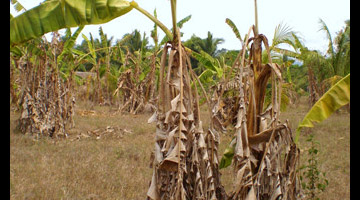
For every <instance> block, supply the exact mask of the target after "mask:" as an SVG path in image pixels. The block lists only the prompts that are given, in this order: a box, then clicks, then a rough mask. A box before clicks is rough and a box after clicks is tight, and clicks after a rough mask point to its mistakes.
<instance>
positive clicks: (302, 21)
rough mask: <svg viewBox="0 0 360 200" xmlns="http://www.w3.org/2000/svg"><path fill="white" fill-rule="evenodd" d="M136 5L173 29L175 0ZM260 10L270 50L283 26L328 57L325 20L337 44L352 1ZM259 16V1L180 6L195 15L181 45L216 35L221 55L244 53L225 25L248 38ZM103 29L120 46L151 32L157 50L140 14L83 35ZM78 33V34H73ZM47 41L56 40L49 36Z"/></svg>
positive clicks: (280, 2)
mask: <svg viewBox="0 0 360 200" xmlns="http://www.w3.org/2000/svg"><path fill="white" fill-rule="evenodd" d="M19 2H20V3H21V4H22V5H23V6H24V7H25V8H26V9H31V8H33V7H35V6H36V5H39V3H40V2H42V1H39V0H20V1H19ZM136 2H137V3H138V4H139V6H140V7H142V8H144V9H145V10H147V11H148V12H149V13H153V11H154V9H156V12H157V17H158V19H159V20H160V21H161V22H162V23H163V24H164V25H165V26H167V27H168V28H169V29H170V28H171V27H172V23H171V8H170V1H169V0H136ZM257 5H258V27H259V33H262V34H264V35H265V36H266V37H267V38H268V40H269V43H270V45H271V40H272V38H273V36H274V31H275V27H276V26H277V25H278V24H280V23H283V24H286V25H288V26H289V27H290V28H291V30H293V31H295V32H297V33H298V36H300V37H301V38H302V41H303V42H304V44H305V46H306V47H308V48H309V49H311V50H319V51H320V52H322V53H325V52H326V50H327V48H328V39H327V37H326V33H325V32H324V31H319V30H320V23H319V19H322V20H323V21H324V22H325V23H326V25H327V26H328V28H329V30H330V32H331V35H332V38H335V37H336V33H337V32H338V31H340V30H341V29H342V28H344V27H345V20H347V19H350V0H301V1H300V0H271V1H270V0H257ZM254 10H255V9H254V1H253V0H222V1H215V0H178V1H177V20H178V21H179V20H181V19H183V18H185V17H186V16H188V15H191V19H190V20H189V21H188V22H187V23H185V24H184V26H183V28H182V29H181V32H183V33H184V35H183V37H182V39H181V40H182V41H186V40H187V39H189V38H191V36H192V35H193V34H195V35H196V36H198V37H200V38H206V37H207V33H208V31H210V32H211V33H212V34H213V37H214V38H222V39H224V40H225V42H224V43H222V44H220V45H218V49H222V48H226V49H228V50H238V49H240V45H241V43H240V41H239V40H238V39H237V38H236V37H235V34H234V33H233V31H232V29H231V28H230V27H229V26H228V25H227V24H226V23H225V19H226V18H229V19H231V20H232V21H233V22H234V23H235V25H236V26H237V28H238V29H239V32H240V34H241V36H242V37H244V35H245V34H247V32H248V30H249V28H250V26H252V25H253V24H254V23H255V17H254V16H255V15H254V12H255V11H254ZM10 13H11V14H12V15H13V16H16V15H18V14H21V13H17V12H16V11H15V10H14V9H13V6H12V5H11V4H10ZM100 26H101V27H102V28H103V31H104V33H106V34H107V35H108V38H110V37H111V36H113V37H114V41H115V40H116V39H121V38H122V37H123V36H124V35H125V34H126V33H131V32H133V31H134V30H135V29H137V30H139V31H140V32H141V33H142V34H143V33H144V32H145V33H146V36H148V37H149V42H150V44H153V42H152V38H151V37H150V32H151V30H152V29H153V26H154V23H153V22H152V21H151V20H150V19H148V18H147V17H145V16H144V15H143V14H141V13H140V12H139V11H137V10H135V9H133V10H132V11H130V12H129V13H127V14H125V15H123V16H120V17H118V18H116V19H114V20H112V21H110V22H108V23H106V24H102V25H88V26H85V28H84V29H83V31H82V33H83V34H85V35H86V36H89V33H90V32H91V33H92V35H93V37H94V38H99V27H100ZM74 30H75V28H73V29H72V31H74ZM59 32H60V33H63V32H62V31H59ZM158 35H159V38H160V39H162V38H163V37H164V36H165V34H164V33H163V32H162V31H161V29H158ZM47 37H49V38H51V37H50V35H49V34H47ZM81 41H82V37H81V36H79V37H78V39H77V43H78V44H79V43H80V42H81Z"/></svg>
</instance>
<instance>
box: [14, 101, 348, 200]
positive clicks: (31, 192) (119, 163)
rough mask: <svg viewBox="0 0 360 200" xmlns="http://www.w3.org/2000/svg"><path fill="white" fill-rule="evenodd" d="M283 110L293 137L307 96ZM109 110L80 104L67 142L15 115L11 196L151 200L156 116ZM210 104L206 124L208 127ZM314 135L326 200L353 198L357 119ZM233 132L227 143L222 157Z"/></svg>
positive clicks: (331, 121) (330, 122)
mask: <svg viewBox="0 0 360 200" xmlns="http://www.w3.org/2000/svg"><path fill="white" fill-rule="evenodd" d="M300 100H301V101H300V102H299V103H298V104H297V105H293V106H290V107H288V109H287V110H286V111H285V112H283V113H281V120H282V121H284V120H285V119H288V120H289V121H290V125H291V128H292V130H293V134H295V129H296V127H297V124H298V123H299V122H300V120H302V118H303V117H304V116H305V114H306V112H307V111H308V109H309V107H308V106H307V104H306V98H301V99H300ZM114 110H115V108H114V109H110V108H109V107H99V106H95V107H94V106H91V105H90V104H89V103H83V102H80V103H78V105H77V107H76V115H75V124H76V127H75V128H73V129H71V130H70V132H69V138H67V139H51V138H40V139H34V137H32V136H29V135H23V134H21V133H19V132H18V131H16V129H15V126H16V122H15V121H16V119H18V118H19V115H20V114H19V113H16V112H14V111H10V198H11V199H126V200H127V199H133V200H137V199H145V197H146V192H147V189H148V187H149V183H150V180H151V176H152V170H153V169H152V168H150V155H151V152H152V151H153V149H154V142H155V140H154V134H155V124H148V123H147V120H148V118H149V117H150V116H151V113H145V114H139V115H130V114H120V113H114ZM207 113H208V112H207V111H206V106H203V107H202V120H203V123H204V126H205V127H204V128H207V124H208V123H209V121H208V115H207ZM312 132H313V133H314V134H315V140H317V141H319V146H318V150H319V157H318V160H319V166H318V168H319V170H320V171H322V172H326V179H327V180H328V181H329V185H328V187H327V188H326V190H325V191H324V192H323V193H321V194H320V195H319V197H320V199H327V200H338V199H350V114H349V113H348V112H347V111H346V110H340V112H338V113H335V114H333V115H332V116H331V117H330V118H328V119H327V120H325V121H324V122H323V123H321V124H317V125H316V127H315V128H313V130H312ZM231 137H232V136H231V134H225V135H223V136H222V138H221V144H220V150H219V156H221V154H222V152H223V151H224V149H225V148H226V146H227V145H228V144H229V142H230V139H231ZM306 138H307V136H306V135H304V134H302V135H301V137H300V140H299V147H300V149H301V163H300V165H302V164H306V161H307V158H308V157H307V149H308V148H309V143H308V142H306ZM221 173H222V178H221V179H222V183H223V184H224V185H225V189H226V191H231V189H232V177H233V172H232V168H231V167H228V168H226V169H222V170H221Z"/></svg>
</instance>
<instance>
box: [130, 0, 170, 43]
mask: <svg viewBox="0 0 360 200" xmlns="http://www.w3.org/2000/svg"><path fill="white" fill-rule="evenodd" d="M130 5H131V6H132V7H133V8H135V9H136V10H138V11H139V12H141V13H142V14H144V15H145V16H146V17H148V18H149V19H150V20H151V21H153V22H154V23H155V24H156V25H157V26H159V27H160V28H161V30H163V31H164V33H165V34H166V36H168V38H169V39H170V40H172V39H173V34H172V33H171V31H170V30H169V29H168V28H167V27H166V26H165V25H164V24H163V23H161V22H160V21H159V20H158V19H156V18H155V17H154V16H152V15H151V14H150V13H149V12H147V11H146V10H144V9H143V8H141V7H139V5H138V4H137V3H136V2H135V1H132V2H130Z"/></svg>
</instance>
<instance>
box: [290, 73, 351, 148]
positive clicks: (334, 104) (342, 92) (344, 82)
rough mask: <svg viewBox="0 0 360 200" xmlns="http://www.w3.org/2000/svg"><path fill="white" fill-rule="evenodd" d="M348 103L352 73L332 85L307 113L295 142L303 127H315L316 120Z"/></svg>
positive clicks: (320, 120)
mask: <svg viewBox="0 0 360 200" xmlns="http://www.w3.org/2000/svg"><path fill="white" fill-rule="evenodd" d="M348 103H350V73H349V74H348V75H347V76H345V77H344V78H343V79H341V80H340V81H338V82H337V83H336V84H335V85H334V86H333V87H331V88H330V89H329V90H328V91H327V92H326V93H325V94H324V95H323V96H322V97H321V98H320V99H319V100H318V101H317V102H316V103H315V104H314V106H313V107H312V108H311V109H310V111H309V112H308V113H307V114H306V115H305V117H304V119H303V120H302V122H301V123H300V124H299V126H298V128H297V129H296V137H295V142H297V140H298V138H299V134H300V130H301V128H303V127H314V124H313V123H314V122H317V123H320V122H322V121H323V120H325V119H327V118H328V117H329V116H330V115H331V114H332V113H333V112H335V111H336V110H337V109H339V108H340V107H342V106H344V105H346V104H348Z"/></svg>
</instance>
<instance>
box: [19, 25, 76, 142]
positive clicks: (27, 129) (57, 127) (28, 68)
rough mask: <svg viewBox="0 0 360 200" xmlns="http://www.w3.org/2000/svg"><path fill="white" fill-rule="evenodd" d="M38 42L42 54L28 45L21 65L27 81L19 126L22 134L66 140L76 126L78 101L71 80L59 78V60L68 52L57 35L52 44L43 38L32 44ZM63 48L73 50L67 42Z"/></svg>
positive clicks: (24, 87)
mask: <svg viewBox="0 0 360 200" xmlns="http://www.w3.org/2000/svg"><path fill="white" fill-rule="evenodd" d="M80 29H82V28H80ZM77 33H78V32H75V34H74V35H73V36H72V37H76V36H77ZM71 40H72V39H70V40H68V41H71ZM73 40H75V39H73ZM35 41H37V42H39V43H38V44H36V43H35V45H36V46H34V47H35V48H38V49H41V50H42V51H39V52H38V53H35V54H34V51H31V48H29V47H31V45H29V46H28V47H27V48H26V49H25V54H24V59H25V60H26V62H25V63H20V66H19V67H20V68H21V76H23V77H21V80H22V81H24V82H23V83H22V90H21V95H22V96H21V97H20V99H19V101H20V102H19V104H20V105H21V106H22V107H21V116H20V118H19V119H18V123H19V124H18V126H19V128H20V130H21V131H22V132H23V133H25V134H34V135H35V136H37V137H40V136H50V137H59V136H60V137H66V136H67V129H68V128H71V127H73V126H74V120H73V115H74V104H75V98H74V97H73V94H72V92H71V89H70V88H71V78H68V79H66V80H65V81H64V80H63V79H62V78H60V76H59V67H58V64H59V63H60V62H58V60H57V59H58V58H59V57H60V55H62V56H63V55H65V53H64V52H65V50H63V47H62V46H63V45H62V44H61V43H60V41H59V34H57V33H56V32H54V35H53V39H52V41H51V43H50V44H49V43H47V42H46V41H43V40H41V39H36V40H33V41H32V42H30V43H29V44H34V42H35ZM64 46H65V49H67V48H72V47H70V46H69V45H68V43H66V42H65V45H64ZM46 49H47V50H46Z"/></svg>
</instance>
